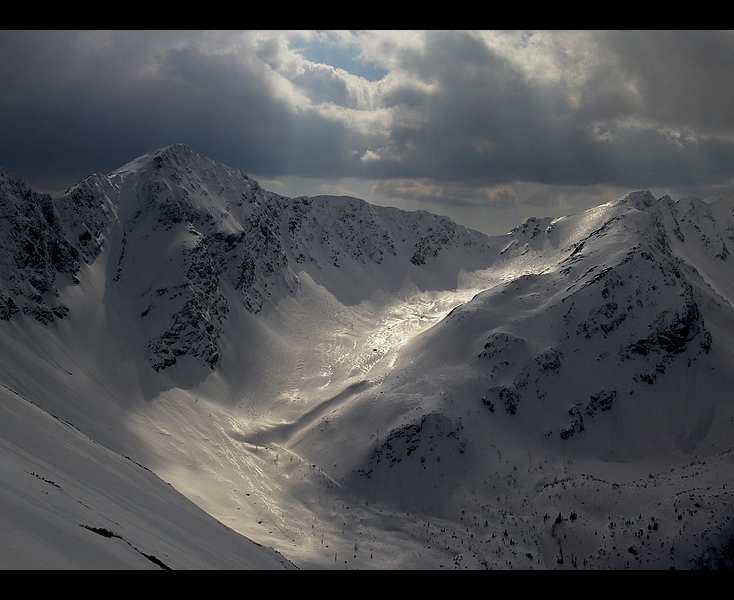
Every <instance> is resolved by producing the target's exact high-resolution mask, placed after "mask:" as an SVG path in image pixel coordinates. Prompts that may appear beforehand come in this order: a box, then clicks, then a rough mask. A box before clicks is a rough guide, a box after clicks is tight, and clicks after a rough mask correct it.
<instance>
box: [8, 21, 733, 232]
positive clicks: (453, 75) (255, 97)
mask: <svg viewBox="0 0 734 600" xmlns="http://www.w3.org/2000/svg"><path fill="white" fill-rule="evenodd" d="M732 98H734V33H733V32H731V31H719V30H705V31H671V30H663V31H627V30H624V31H581V30H572V31H548V30H543V31H506V30H502V31H485V30H483V31H465V30H447V31H439V30H428V31H418V30H397V31H395V30H393V31H388V30H367V31H316V30H301V31H291V30H287V31H286V30H266V31H235V30H226V31H203V30H201V31H182V30H174V31H161V30H145V31H129V30H124V31H120V30H117V31H94V30H84V31H67V30H53V31H39V30H33V31H21V30H11V31H0V119H1V121H0V123H1V124H2V126H1V127H0V167H2V168H4V169H5V170H7V171H11V172H13V173H16V174H18V175H20V176H22V177H25V178H26V179H28V180H29V181H30V182H31V184H32V185H33V187H34V188H35V189H37V190H38V191H47V192H50V191H56V190H63V189H65V188H66V187H68V186H69V185H71V184H73V183H76V182H77V181H79V180H80V179H82V178H84V177H86V176H87V175H89V174H90V173H93V172H102V173H108V172H110V171H112V170H114V169H115V168H117V167H119V166H122V165H123V164H125V163H126V162H128V161H130V160H132V159H133V158H136V157H137V156H139V155H141V154H143V153H145V152H147V151H149V150H153V149H156V148H159V147H162V146H166V145H168V144H171V143H176V142H183V143H185V144H188V145H189V146H191V148H192V149H193V150H195V151H196V152H199V153H202V154H205V155H207V156H209V157H211V158H213V159H215V160H218V161H221V162H224V163H226V164H227V165H229V166H231V167H234V168H237V169H241V170H242V171H243V172H244V173H246V174H247V175H249V176H250V177H253V178H254V179H256V180H258V182H259V183H260V184H261V186H262V187H264V188H265V189H268V190H271V191H274V192H278V193H281V194H284V195H286V196H299V195H314V194H321V193H327V194H349V195H353V196H358V197H360V198H364V199H365V200H368V201H370V202H374V203H376V204H382V205H389V206H398V207H400V208H404V209H406V210H416V209H425V210H429V211H431V212H436V213H439V214H445V215H448V216H450V217H451V218H453V219H454V220H456V221H457V222H459V223H461V224H464V225H468V226H470V227H473V228H475V229H479V230H481V231H484V232H486V233H490V234H499V233H504V232H505V231H508V230H509V229H510V228H511V227H513V226H515V225H518V224H519V223H521V222H522V221H523V220H524V219H526V218H527V217H529V216H548V215H550V216H559V215H562V214H569V213H573V212H577V211H579V210H583V209H585V208H588V207H590V206H594V205H597V204H600V203H602V202H606V201H609V200H612V199H614V198H616V197H618V196H620V195H622V194H624V193H626V192H628V191H634V190H642V189H644V190H651V191H652V192H653V193H654V194H656V195H657V196H660V195H663V194H666V193H667V194H670V195H671V196H672V197H673V198H674V199H678V198H680V197H683V196H687V195H695V196H698V197H707V196H710V195H718V194H725V193H732V192H733V191H734V102H733V101H732Z"/></svg>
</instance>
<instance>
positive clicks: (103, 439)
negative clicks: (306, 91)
mask: <svg viewBox="0 0 734 600" xmlns="http://www.w3.org/2000/svg"><path fill="white" fill-rule="evenodd" d="M0 212H2V217H3V218H2V221H1V222H0V250H1V252H2V256H3V257H4V259H3V261H2V263H1V264H0V351H1V352H2V355H3V356H4V358H5V360H4V361H3V365H2V366H0V384H1V385H2V386H3V389H4V390H5V391H4V392H3V393H4V394H5V395H6V399H7V401H8V403H10V398H11V397H12V398H13V402H20V401H23V402H25V403H28V404H29V405H32V406H35V407H37V408H38V409H40V410H42V411H44V412H46V413H49V414H50V415H53V416H56V417H57V418H58V419H59V420H60V421H61V422H62V423H68V424H70V425H73V427H74V428H75V429H77V430H78V431H80V432H83V434H84V435H85V436H88V438H89V439H90V440H93V441H94V443H93V444H92V445H91V446H90V448H94V447H95V444H97V445H99V448H104V449H105V450H104V451H105V452H113V453H115V454H117V455H119V456H120V457H130V460H132V461H133V462H134V464H135V465H142V466H144V467H145V468H146V469H150V470H151V471H153V472H154V473H155V474H156V475H158V477H160V478H161V479H162V480H163V481H166V482H168V483H170V484H172V485H173V486H174V487H175V488H176V489H177V490H178V491H180V492H181V493H182V494H183V495H184V496H186V497H187V498H189V499H190V500H192V501H193V502H195V503H196V504H198V505H199V506H200V507H201V508H202V509H203V510H204V511H205V512H207V513H209V514H211V515H212V516H214V517H215V518H216V519H218V520H219V521H221V522H222V523H224V524H225V525H227V526H228V527H230V528H231V529H232V530H233V531H232V535H233V536H237V535H238V534H236V533H234V532H235V531H236V532H238V533H239V534H242V535H244V536H246V537H248V538H250V539H252V540H254V541H255V542H257V544H259V545H260V547H261V546H264V547H266V548H274V549H275V550H277V551H278V552H279V553H280V554H281V555H282V556H283V557H284V559H287V560H289V561H291V562H292V563H293V564H294V565H295V566H297V567H300V568H362V569H365V568H381V569H388V568H540V569H557V568H564V569H565V568H588V569H616V568H638V569H639V568H643V569H644V568H666V569H667V568H726V567H730V566H731V564H732V557H731V547H732V544H734V542H733V541H732V540H734V537H732V535H733V534H734V521H732V517H734V512H732V509H731V506H732V503H731V500H732V498H731V496H730V494H731V491H730V489H729V486H728V484H729V483H730V482H731V481H732V480H733V479H732V470H734V463H733V462H732V457H731V450H732V447H733V440H734V435H733V434H734V386H733V384H734V339H733V338H734V306H733V304H732V302H734V267H733V265H734V263H732V260H733V259H732V257H731V256H730V251H731V249H734V199H732V198H719V199H708V200H706V201H703V200H699V199H695V198H683V199H680V200H678V201H673V200H672V199H671V198H669V197H667V196H666V197H663V198H660V199H656V198H654V197H653V196H652V195H651V194H650V192H645V191H640V192H633V193H630V194H628V195H626V196H624V197H622V198H619V199H616V200H613V201H611V202H609V203H607V204H604V205H601V206H599V207H596V208H594V209H590V210H587V211H584V212H581V213H578V214H574V215H568V216H566V217H562V218H532V219H529V220H528V221H526V222H525V223H523V224H521V225H519V226H518V227H516V228H515V229H513V230H512V231H510V232H508V233H507V234H505V235H503V236H487V235H484V234H482V233H479V232H477V231H473V230H471V229H468V228H466V227H463V226H460V225H458V224H456V223H454V222H453V221H451V220H450V219H448V218H446V217H440V216H437V215H434V214H430V213H427V212H424V211H418V212H406V211H401V210H398V209H395V208H387V207H379V206H375V205H371V204H368V203H367V202H365V201H363V200H360V199H357V198H351V197H336V196H316V197H306V196H303V197H297V198H287V197H284V196H280V195H277V194H274V193H271V192H268V191H265V190H263V189H262V188H260V186H259V185H258V183H257V182H255V181H253V180H252V179H250V178H249V177H247V176H246V175H245V174H243V173H241V172H240V171H237V170H235V169H231V168H229V167H227V166H226V165H223V164H220V163H217V162H215V161H213V160H211V159H209V158H207V157H205V156H202V155H200V154H197V153H195V152H194V151H193V150H192V149H190V148H189V147H187V146H185V145H181V144H176V145H172V146H168V147H165V148H162V149H160V150H157V151H154V152H150V153H148V154H145V155H143V156H141V157H139V158H137V159H135V160H133V161H132V162H130V163H128V164H126V165H124V166H123V167H121V168H119V169H117V170H116V171H114V172H112V173H110V174H108V175H101V174H94V175H91V176H90V177H88V178H87V179H85V180H84V181H82V182H80V183H78V184H77V185H75V186H73V187H71V188H70V189H68V190H66V191H65V192H62V193H58V194H53V195H46V194H39V193H36V192H34V191H33V190H32V189H31V188H30V186H29V185H28V184H27V183H26V182H25V181H24V180H22V179H20V178H18V177H16V176H14V175H12V174H10V173H6V172H4V171H2V170H0ZM8 406H9V404H8ZM18 423H19V424H18V425H16V427H21V426H22V425H21V424H20V423H22V421H19V422H18ZM7 435H9V434H6V437H7ZM25 435H26V436H27V443H29V444H31V443H32V440H33V439H34V438H33V436H34V435H35V434H34V430H32V429H30V430H29V431H27V432H25ZM6 443H7V444H8V446H7V447H8V448H9V449H12V454H13V456H15V455H16V454H17V455H20V454H22V452H21V451H20V448H19V447H18V446H17V442H14V445H12V448H11V446H10V445H9V444H10V442H9V441H6ZM62 445H63V444H62ZM35 447H38V448H40V447H41V446H35ZM48 447H49V444H48V443H46V444H44V445H43V448H44V451H47V448H48ZM59 451H60V452H61V449H60V450H59ZM33 452H34V451H33V450H31V449H30V447H29V448H27V449H25V450H23V453H26V454H28V453H30V454H31V455H32V454H33ZM39 452H40V450H39ZM92 452H94V451H93V450H92ZM44 460H45V459H44ZM65 473H66V474H67V475H68V476H69V477H70V478H72V479H73V478H74V477H75V476H74V475H73V474H71V473H68V472H66V471H65ZM27 477H28V476H27ZM27 477H26V479H27ZM26 479H24V478H23V477H19V478H15V479H13V481H16V480H17V481H20V482H21V484H22V482H23V481H26ZM34 479H38V474H37V473H36V474H35V475H34ZM47 479H50V477H49V478H47ZM36 483H37V482H36ZM84 484H85V485H89V486H93V485H94V481H85V482H84ZM136 485H139V484H136ZM122 488H123V489H124V484H123V485H122ZM14 489H15V490H16V492H14V493H19V491H18V488H14ZM243 490H247V491H243ZM120 493H124V492H120ZM42 500H43V499H42V498H40V499H39V498H36V499H35V500H34V501H33V502H40V501H42ZM80 502H81V500H80ZM39 506H41V505H39ZM39 510H41V509H40V508H39ZM44 510H45V509H44ZM100 510H101V509H100ZM107 510H109V511H110V513H109V514H106V515H105V516H106V517H107V518H109V519H111V520H114V514H113V513H114V510H115V509H112V508H109V509H107ZM8 514H9V515H12V514H15V513H13V512H12V511H11V512H8ZM69 518H70V519H74V518H79V517H77V516H74V515H70V516H69ZM10 519H12V516H9V517H7V518H6V519H5V520H6V521H9V520H10ZM2 522H3V518H2V517H0V523H2ZM80 524H81V523H80ZM11 526H12V527H14V528H18V529H19V532H18V533H16V534H14V536H12V537H9V538H8V539H6V540H3V539H2V536H0V542H2V544H3V545H5V546H7V547H9V548H13V547H17V546H18V544H19V543H20V542H19V540H20V539H22V537H23V529H22V525H21V524H19V523H9V522H8V523H6V524H5V529H6V530H7V528H8V527H11ZM1 529H2V528H0V530H1ZM142 529H143V530H144V529H145V527H143V528H142ZM34 535H40V534H37V533H34ZM97 537H99V536H97ZM319 538H320V539H319ZM94 542H95V543H98V540H97V539H94ZM86 543H87V541H85V540H84V539H79V540H75V544H78V545H79V547H80V548H83V547H84V544H86ZM176 543H179V542H176ZM49 544H50V542H49ZM47 545H48V544H47ZM49 547H50V548H52V549H53V545H52V544H51V545H50V546H49ZM367 547H369V548H370V550H369V551H368V550H367ZM263 550H264V551H265V548H263ZM51 551H52V550H49V552H51ZM69 551H70V552H72V553H73V552H74V550H73V549H72V550H69ZM9 552H11V551H9ZM79 552H82V550H81V549H80V550H79ZM162 552H163V551H162V550H158V554H156V556H157V557H158V558H159V559H160V560H163V559H161V558H160V556H159V554H160V553H162ZM33 556H36V555H33ZM47 559H48V556H46V557H44V556H43V555H42V554H41V555H39V556H38V558H37V559H36V558H33V557H32V556H29V557H28V558H27V559H26V558H23V557H22V556H21V555H20V554H18V555H17V556H16V557H15V560H16V563H20V564H21V566H23V567H25V568H35V567H39V568H41V567H43V562H44V560H47ZM8 560H9V559H8ZM136 560H137V559H136ZM265 560H266V561H267V560H269V559H265ZM2 561H3V555H2V554H0V562H2ZM80 562H81V564H82V568H83V561H80ZM163 562H164V563H165V560H163ZM285 562H286V561H285V560H283V561H281V562H279V561H278V560H277V559H276V560H275V562H274V563H272V566H274V567H276V568H277V567H278V566H280V565H281V564H285ZM8 564H15V563H10V562H9V563H8ZM178 564H179V565H180V567H179V568H187V567H188V568H198V567H200V566H202V564H203V565H204V568H219V567H223V565H217V564H216V563H206V562H204V563H197V562H196V561H195V560H194V561H191V562H189V563H188V564H187V563H186V562H185V561H184V562H181V563H178ZM60 566H61V567H62V568H63V565H60ZM88 566H89V568H94V562H90V563H89V565H88ZM225 568H229V567H225ZM243 568H247V567H243Z"/></svg>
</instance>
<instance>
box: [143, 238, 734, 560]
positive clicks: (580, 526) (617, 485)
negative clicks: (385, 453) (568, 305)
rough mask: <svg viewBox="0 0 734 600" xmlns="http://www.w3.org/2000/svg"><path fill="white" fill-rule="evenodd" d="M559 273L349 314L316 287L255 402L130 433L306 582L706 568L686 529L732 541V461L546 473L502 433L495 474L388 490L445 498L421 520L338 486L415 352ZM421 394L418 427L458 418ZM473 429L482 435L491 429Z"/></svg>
mask: <svg viewBox="0 0 734 600" xmlns="http://www.w3.org/2000/svg"><path fill="white" fill-rule="evenodd" d="M592 225H593V224H592ZM552 260H553V256H552V255H551V256H549V255H546V256H544V257H543V261H542V262H541V263H538V262H533V261H532V260H529V259H528V258H527V257H519V258H517V259H516V260H515V261H514V262H513V263H504V264H502V265H501V268H498V269H496V270H494V269H489V270H486V271H480V272H475V273H472V274H464V275H463V277H462V278H460V284H461V285H460V286H459V287H458V289H457V290H452V291H442V292H437V291H429V292H420V291H417V290H412V291H409V292H406V293H404V294H401V295H400V296H399V297H397V298H394V297H393V298H387V297H384V298H377V299H375V300H372V301H365V302H362V303H361V304H359V305H356V306H352V307H347V306H343V305H340V304H339V303H336V302H334V301H333V298H331V297H330V295H329V294H328V293H327V292H325V291H324V290H323V289H321V288H319V287H318V286H316V285H313V286H306V285H304V289H308V290H309V291H305V292H304V293H303V296H302V297H300V298H299V299H298V301H296V300H294V299H292V298H286V299H284V300H283V301H282V302H281V304H280V305H279V306H278V309H277V311H274V312H273V313H272V314H271V315H270V316H269V323H268V326H269V327H272V329H271V331H270V333H271V334H274V335H277V336H279V337H280V338H281V340H282V342H283V346H284V348H286V350H285V351H283V353H282V355H281V356H280V358H279V360H280V361H281V362H278V363H273V364H272V365H271V367H272V369H271V370H269V371H266V372H265V373H264V376H263V378H262V380H261V381H259V382H257V384H256V385H254V386H252V387H253V388H255V389H257V390H258V391H257V393H256V394H251V393H247V394H245V395H243V396H242V397H240V398H239V399H238V400H237V401H235V402H231V403H227V404H226V405H223V403H222V402H221V398H220V397H217V394H218V393H221V390H217V389H216V387H215V388H213V389H214V391H213V392H207V390H206V389H205V388H202V389H200V390H198V391H185V390H170V391H167V392H165V393H163V394H161V396H160V397H158V398H156V399H155V402H152V403H150V404H149V410H148V411H147V412H145V413H142V414H138V415H137V416H136V417H135V419H136V422H137V426H136V429H137V432H138V433H139V434H140V436H141V437H143V438H146V439H149V443H150V449H151V451H152V452H153V453H154V454H156V453H157V454H159V456H160V458H159V460H160V466H159V467H158V468H156V472H157V473H158V474H159V475H160V476H161V477H162V478H163V479H164V480H166V481H169V482H171V483H172V484H173V485H174V486H175V487H176V488H177V489H179V490H180V491H182V492H183V493H184V494H185V495H187V496H188V497H189V498H191V499H193V500H194V501H195V502H197V503H198V504H199V505H200V506H201V507H202V508H204V509H205V510H206V511H207V512H210V513H211V514H212V515H214V516H215V517H216V518H217V519H219V520H220V521H222V522H223V523H225V524H226V525H228V526H230V527H232V528H233V529H235V530H236V531H239V532H240V533H242V534H243V535H245V536H247V537H249V538H250V539H252V540H254V541H256V542H258V543H260V544H262V545H264V546H267V547H273V548H275V549H276V550H278V551H279V552H281V553H282V554H283V555H284V556H286V557H287V558H288V559H289V560H291V561H293V563H294V564H296V565H297V566H298V567H299V568H302V569H310V568H317V569H322V568H327V569H331V568H334V569H442V568H446V569H457V568H461V569H465V568H466V569H484V568H492V569H505V568H529V569H532V568H540V569H547V568H590V569H610V568H611V569H617V568H620V569H621V568H645V569H650V568H651V569H668V568H675V567H677V568H688V567H689V565H688V564H687V562H686V561H685V560H684V561H677V560H676V547H677V549H678V555H679V556H683V557H689V556H690V555H691V554H697V553H698V552H699V550H700V552H701V553H703V551H704V550H705V549H706V547H707V546H706V541H707V540H706V539H704V538H703V535H704V534H702V540H701V547H700V548H698V546H697V545H696V542H695V541H690V542H684V541H682V540H683V539H684V538H685V537H686V529H687V528H691V529H693V530H694V531H702V532H716V531H719V530H722V531H725V530H726V528H727V527H730V525H728V521H729V513H730V511H729V508H728V506H729V503H730V502H731V500H732V498H731V491H730V490H729V489H728V487H727V484H726V483H722V482H726V481H731V480H732V477H733V476H734V461H733V460H732V457H731V455H730V454H729V453H725V454H724V455H721V456H718V457H713V458H711V459H709V460H708V461H704V462H702V463H700V464H706V465H707V467H706V469H699V468H698V467H697V464H696V463H695V462H694V463H692V464H687V465H683V466H679V467H676V468H669V467H667V466H666V467H663V466H662V465H659V464H656V463H655V461H654V460H653V461H647V460H640V461H638V462H635V463H631V462H627V461H620V462H618V463H617V462H614V461H608V462H599V461H574V460H573V459H571V458H557V459H548V458H547V456H546V455H544V454H543V453H542V452H539V453H538V454H537V456H536V455H534V454H533V450H532V448H533V445H532V443H527V445H526V446H524V447H523V449H522V451H521V452H519V453H518V454H516V455H513V456H506V455H505V456H503V454H502V450H501V449H500V448H507V447H508V440H510V438H511V436H512V435H513V433H512V432H511V431H508V432H507V433H506V434H505V435H506V436H507V437H506V438H505V439H503V440H502V441H500V440H494V441H493V439H491V438H490V439H487V443H486V447H485V449H484V456H483V457H482V458H480V459H478V460H477V461H476V462H474V463H472V464H475V465H483V468H484V469H485V470H486V473H485V474H484V475H482V474H481V473H479V474H476V473H475V474H474V476H472V477H464V480H463V481H462V477H461V475H458V474H456V475H455V476H452V475H451V474H450V473H446V474H445V475H446V476H445V479H442V481H444V482H445V488H444V489H438V490H437V489H433V490H430V489H425V490H423V489H422V486H424V485H425V482H424V481H420V480H416V481H410V480H408V481H394V482H393V483H392V485H394V486H395V487H400V488H403V487H405V488H411V487H412V486H415V490H416V491H415V494H414V493H411V492H407V496H404V495H401V494H400V493H397V496H396V493H393V492H388V493H386V497H387V498H395V497H398V496H400V497H401V498H404V497H407V498H413V499H414V498H415V497H416V495H417V496H418V497H420V496H421V494H423V493H424V492H425V493H426V494H428V495H430V494H432V493H435V495H436V497H437V500H436V502H431V501H427V502H420V503H417V505H416V509H415V510H408V509H407V508H406V507H405V505H404V504H402V505H401V507H400V508H396V504H395V503H393V502H389V501H388V502H380V501H370V500H369V496H366V495H365V494H364V493H361V492H360V490H356V491H355V490H351V489H350V488H349V486H348V485H345V484H344V482H345V481H350V482H353V481H354V479H353V478H352V477H350V472H349V471H350V470H352V471H353V470H354V469H353V466H354V465H351V463H350V462H349V439H348V435H349V433H348V432H349V431H354V430H355V429H357V430H358V429H359V428H360V425H361V424H360V423H358V422H357V423H349V422H348V419H350V418H351V417H350V416H349V411H348V408H349V406H350V403H358V402H360V401H361V402H365V398H367V400H366V402H368V403H373V404H374V405H375V408H374V410H377V411H380V410H386V411H390V410H391V405H390V404H389V403H387V404H384V405H380V404H379V398H378V397H379V396H384V395H386V394H389V393H390V390H391V389H396V388H398V386H399V385H400V372H401V371H400V366H401V361H400V358H401V351H402V350H404V349H405V348H406V347H407V346H408V345H409V344H410V342H411V341H412V340H415V339H416V337H417V336H419V335H420V334H421V333H423V332H425V331H427V330H428V329H430V328H431V327H432V326H434V325H436V324H437V323H439V322H440V321H441V320H442V319H443V318H444V317H446V315H448V314H449V313H450V312H451V310H452V309H453V308H455V307H457V306H459V305H462V304H464V303H466V302H468V301H470V300H471V299H472V298H473V297H474V296H475V295H476V294H477V293H480V292H484V291H487V290H490V289H492V287H493V286H496V285H498V284H501V283H504V282H507V281H510V280H512V279H515V278H517V277H519V276H520V275H522V274H525V273H540V272H542V271H543V270H544V269H545V268H546V267H547V265H548V264H550V262H552ZM304 307H307V313H306V312H303V311H304ZM314 315H321V319H315V318H314ZM424 379H425V385H423V386H422V389H423V390H424V391H423V395H422V396H421V397H420V398H416V400H415V402H416V406H415V407H414V410H415V411H420V410H421V407H420V405H421V404H422V403H424V402H425V400H426V398H427V397H428V396H434V397H435V396H443V397H441V398H440V399H439V401H440V402H441V403H445V402H447V401H448V402H452V400H451V399H450V398H447V397H446V393H445V392H442V391H441V387H440V385H439V384H438V382H439V379H440V377H438V376H437V380H436V382H435V385H434V382H433V381H432V375H431V374H430V373H426V374H425V377H424ZM398 395H399V394H398ZM371 396H372V397H373V398H372V399H369V398H370V397H371ZM357 414H359V413H357ZM474 416H475V417H476V419H477V423H476V424H475V425H476V426H478V427H482V418H483V415H481V413H480V412H479V411H477V412H476V414H475V415H474ZM162 423H165V424H166V428H165V429H163V428H162V427H161V424H162ZM253 424H256V425H253ZM329 427H332V429H331V431H330V432H329V431H326V434H329V433H331V435H324V433H325V429H328V428H329ZM339 430H344V431H346V432H347V433H338V432H339ZM361 433H362V434H365V435H369V437H370V438H373V439H374V441H375V445H377V442H378V440H379V441H384V435H382V438H383V439H381V432H380V431H379V430H375V431H372V432H367V433H365V432H361ZM383 434H384V432H383ZM489 435H497V431H496V430H492V433H491V434H489ZM335 440H338V442H339V443H341V444H344V446H343V455H344V458H345V463H346V465H341V464H339V458H338V457H339V456H340V454H339V452H338V451H335V447H331V446H330V444H332V443H335ZM495 442H496V443H495ZM525 442H529V440H525ZM511 446H512V442H511V441H510V443H509V447H511ZM357 447H359V445H357ZM435 449H436V450H437V453H438V452H440V446H437V447H436V448H435ZM432 450H433V449H431V451H432ZM439 458H440V457H439ZM327 461H331V462H327ZM589 473H593V475H591V474H589ZM653 474H654V475H655V479H653V478H652V477H653ZM434 475H435V474H434ZM443 476H444V474H441V477H443ZM477 486H479V487H477ZM433 487H434V488H435V487H436V486H433ZM362 492H363V490H362ZM449 498H451V499H453V502H448V501H446V500H447V499H449ZM452 506H453V507H454V508H451V507H452ZM422 507H428V510H423V508H422ZM704 522H705V525H704ZM615 537H616V539H617V540H618V541H615ZM687 546H688V547H687ZM590 548H592V549H593V548H597V550H596V551H595V552H592V553H590V552H589V549H590ZM686 560H687V559H686Z"/></svg>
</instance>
